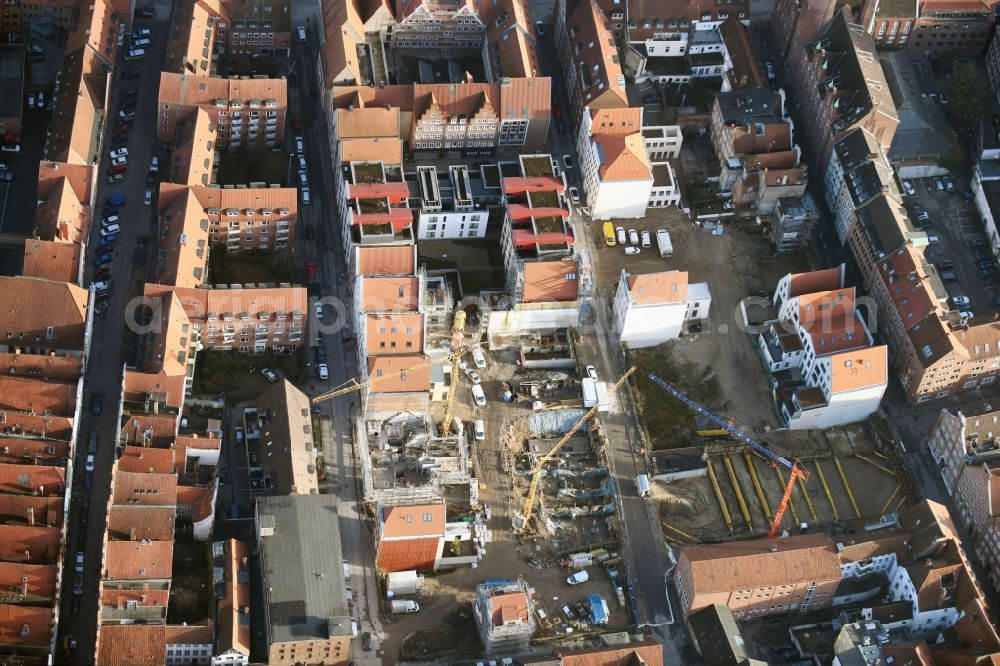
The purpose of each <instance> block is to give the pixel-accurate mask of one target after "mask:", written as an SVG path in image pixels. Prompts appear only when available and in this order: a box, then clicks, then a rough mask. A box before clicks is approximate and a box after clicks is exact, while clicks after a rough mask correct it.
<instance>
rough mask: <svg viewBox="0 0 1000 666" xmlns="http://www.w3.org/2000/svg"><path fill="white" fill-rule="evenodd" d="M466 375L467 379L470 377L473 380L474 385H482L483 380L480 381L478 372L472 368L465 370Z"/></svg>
mask: <svg viewBox="0 0 1000 666" xmlns="http://www.w3.org/2000/svg"><path fill="white" fill-rule="evenodd" d="M465 375H466V376H467V377H468V378H469V379H470V380H472V383H473V384H478V383H480V382H481V381H482V380H481V379H480V377H479V373H478V372H476V371H475V370H473V369H472V368H466V369H465Z"/></svg>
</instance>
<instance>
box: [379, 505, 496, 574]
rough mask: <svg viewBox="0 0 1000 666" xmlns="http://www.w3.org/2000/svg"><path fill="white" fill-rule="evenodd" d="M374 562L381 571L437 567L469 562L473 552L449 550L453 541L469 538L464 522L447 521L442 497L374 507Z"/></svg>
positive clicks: (469, 530)
mask: <svg viewBox="0 0 1000 666" xmlns="http://www.w3.org/2000/svg"><path fill="white" fill-rule="evenodd" d="M375 513H376V516H377V520H376V522H375V544H376V546H375V548H376V553H375V566H376V567H377V568H378V569H380V570H383V571H387V572H396V571H437V570H438V569H440V568H442V567H453V566H458V565H463V564H466V565H467V564H471V563H472V562H475V561H477V557H478V555H477V554H476V553H472V554H465V555H464V556H463V555H462V554H461V551H460V554H457V555H456V554H453V553H452V552H451V549H452V547H453V544H454V543H455V542H456V541H458V542H460V543H461V542H463V541H466V542H467V541H470V540H471V539H472V528H471V524H470V523H468V522H464V521H461V522H449V521H448V517H447V507H446V506H445V503H444V501H443V500H436V501H434V502H431V503H426V504H391V505H390V504H386V503H384V502H382V501H379V502H378V504H377V506H376V507H375Z"/></svg>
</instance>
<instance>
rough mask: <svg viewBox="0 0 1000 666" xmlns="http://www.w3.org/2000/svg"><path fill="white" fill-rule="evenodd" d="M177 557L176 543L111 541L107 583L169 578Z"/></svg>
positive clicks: (105, 571)
mask: <svg viewBox="0 0 1000 666" xmlns="http://www.w3.org/2000/svg"><path fill="white" fill-rule="evenodd" d="M173 558H174V542H173V541H109V542H108V544H107V554H106V556H105V562H104V580H109V581H110V580H165V579H169V578H170V571H171V565H172V564H173Z"/></svg>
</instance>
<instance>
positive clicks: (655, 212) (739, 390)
mask: <svg viewBox="0 0 1000 666" xmlns="http://www.w3.org/2000/svg"><path fill="white" fill-rule="evenodd" d="M616 224H617V222H616ZM622 225H623V226H625V227H626V228H627V229H629V228H634V229H636V230H638V231H642V230H649V231H650V232H651V233H653V232H654V230H655V229H659V228H665V229H667V230H668V231H669V232H670V238H671V240H672V242H673V246H674V253H673V256H671V257H669V258H661V257H660V256H659V252H657V251H656V248H655V247H654V248H648V249H645V250H643V251H642V253H641V254H639V255H636V256H625V254H624V252H623V251H622V248H621V247H607V246H606V245H605V244H604V239H603V236H601V237H599V238H597V241H596V242H595V247H596V248H597V250H596V252H597V257H595V262H594V263H595V265H596V272H597V285H598V290H599V294H600V296H602V297H603V298H605V299H606V302H607V303H609V304H610V303H611V302H612V301H613V300H614V294H615V292H616V290H617V289H618V282H619V279H620V276H621V270H622V269H625V270H627V271H629V272H630V273H652V272H656V271H664V270H680V271H687V272H688V279H689V281H690V282H692V283H694V282H708V287H709V291H710V292H711V294H712V306H711V311H710V315H709V322H708V326H707V327H706V330H704V331H703V332H702V333H697V334H692V335H687V336H684V337H682V338H680V339H679V340H676V341H672V342H668V343H665V344H664V345H661V346H660V347H657V348H655V349H656V350H659V349H668V350H669V352H670V355H671V356H673V358H674V359H676V361H677V363H678V364H679V365H680V366H681V367H683V368H688V367H690V368H694V370H693V372H694V373H695V374H699V375H700V374H705V373H708V372H711V374H712V375H713V376H714V377H715V379H716V381H717V384H718V386H720V387H721V388H722V391H721V393H720V394H719V395H718V396H716V399H715V400H713V401H711V402H709V404H708V405H707V406H708V407H711V408H713V409H716V410H717V411H720V412H722V413H724V414H725V415H726V416H728V417H732V418H734V419H735V420H736V421H737V422H738V423H740V424H741V425H742V426H744V427H746V428H748V429H753V428H756V427H759V426H770V427H776V426H777V425H778V424H777V421H776V419H775V417H774V408H773V407H772V403H771V399H770V391H769V390H768V383H767V376H766V375H765V373H764V369H763V367H762V366H761V363H760V361H759V360H758V358H757V355H756V352H755V351H754V349H753V347H752V346H751V344H750V341H749V339H748V338H747V336H746V334H745V333H744V332H743V331H741V330H740V329H739V327H738V326H737V321H738V320H737V316H736V313H737V307H738V304H739V302H740V300H742V299H743V298H745V297H746V296H747V295H748V294H749V293H750V292H751V291H756V290H761V289H766V290H768V291H773V290H774V287H775V286H776V285H777V282H778V280H779V279H780V278H781V277H782V276H784V275H786V274H787V273H790V272H792V273H796V272H801V271H807V270H811V267H810V266H809V264H808V260H807V258H806V257H805V256H804V255H794V256H791V257H782V258H780V259H776V258H774V257H773V256H772V252H771V249H770V247H769V245H768V243H767V240H766V239H765V238H764V236H763V235H762V234H761V232H760V230H759V229H758V227H756V226H755V225H753V224H748V225H741V224H737V225H727V227H726V232H725V234H724V235H722V236H713V235H712V234H710V233H708V232H705V231H701V230H700V229H698V228H697V227H695V226H694V225H693V224H692V222H691V221H690V220H689V219H688V218H687V216H686V215H685V214H684V213H683V212H681V211H679V210H677V209H675V208H660V209H654V208H651V209H649V210H648V211H647V215H646V217H645V218H643V219H641V220H628V221H622ZM591 227H592V233H594V234H595V237H597V236H596V235H600V234H601V233H602V232H601V225H600V224H597V223H592V224H591ZM642 369H643V370H645V371H648V372H657V368H655V367H653V368H646V367H643V368H642ZM666 369H669V367H668V368H666ZM663 379H665V380H667V381H670V382H674V383H679V384H682V385H683V384H684V382H685V381H686V379H687V377H685V376H674V377H670V376H664V377H663ZM646 388H647V387H644V386H643V385H641V384H640V393H642V394H643V397H645V398H650V396H648V395H646V394H647V393H648V391H647V390H646ZM648 388H650V389H651V390H654V391H655V396H654V397H652V398H650V401H651V402H653V403H658V404H662V403H663V401H662V400H661V396H662V395H663V393H662V390H661V389H659V388H657V387H656V386H655V385H653V384H649V385H648ZM668 400H670V399H669V398H668ZM640 402H643V400H642V399H641V398H640ZM677 408H678V409H679V410H686V408H685V407H683V406H682V405H680V404H679V403H678V404H677ZM692 423H693V419H692ZM649 429H650V430H652V431H654V432H659V430H658V429H655V428H653V427H652V426H651V427H650V428H649ZM653 444H654V448H672V447H675V446H687V445H688V443H687V442H677V443H670V442H656V441H654V442H653Z"/></svg>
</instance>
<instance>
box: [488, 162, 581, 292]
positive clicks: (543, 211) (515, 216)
mask: <svg viewBox="0 0 1000 666" xmlns="http://www.w3.org/2000/svg"><path fill="white" fill-rule="evenodd" d="M499 166H500V174H501V183H500V185H501V189H502V191H503V196H504V202H505V204H506V218H505V219H504V225H503V231H502V234H501V238H500V244H501V248H502V250H503V255H504V263H505V264H506V267H507V282H508V289H509V290H510V291H511V293H512V294H513V295H514V300H515V301H517V300H519V296H518V295H519V294H521V293H523V287H521V286H520V283H522V282H523V278H524V275H523V265H524V264H525V263H526V262H529V261H542V260H548V259H561V258H563V257H568V256H569V255H570V254H571V253H572V251H573V229H572V227H571V226H570V224H569V209H568V203H567V201H566V179H565V176H564V175H562V174H560V172H559V166H558V164H557V163H556V160H555V158H553V157H552V156H551V155H521V156H520V157H519V158H518V161H517V163H516V164H515V163H503V164H501V165H499ZM507 174H509V175H507Z"/></svg>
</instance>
